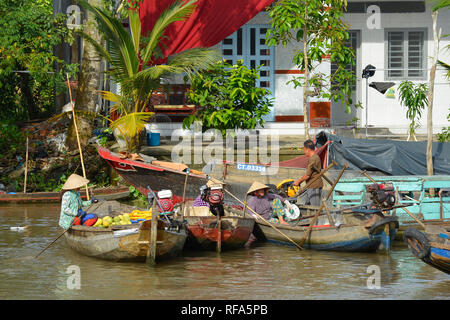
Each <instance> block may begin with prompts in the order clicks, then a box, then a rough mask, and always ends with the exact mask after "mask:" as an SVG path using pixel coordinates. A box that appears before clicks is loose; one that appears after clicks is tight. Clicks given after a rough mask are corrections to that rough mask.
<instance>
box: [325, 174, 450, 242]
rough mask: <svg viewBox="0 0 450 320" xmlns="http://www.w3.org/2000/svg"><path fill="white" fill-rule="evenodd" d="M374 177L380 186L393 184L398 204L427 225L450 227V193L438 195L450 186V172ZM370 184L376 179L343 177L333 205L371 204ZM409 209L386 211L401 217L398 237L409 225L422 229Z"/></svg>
mask: <svg viewBox="0 0 450 320" xmlns="http://www.w3.org/2000/svg"><path fill="white" fill-rule="evenodd" d="M373 179H374V180H375V181H376V182H377V183H378V184H380V185H387V184H391V185H392V186H393V190H394V191H393V192H394V194H395V201H396V202H395V204H396V206H402V205H405V206H408V207H406V210H408V211H409V212H410V213H412V214H413V215H414V216H416V217H417V218H418V219H419V220H420V221H421V222H422V223H424V224H425V225H427V224H439V225H442V226H446V225H448V226H450V193H449V192H444V193H443V194H442V196H441V195H440V194H439V191H440V190H442V189H449V188H450V176H449V175H436V176H374V177H373ZM368 185H373V182H372V181H370V180H369V179H368V178H366V177H361V178H352V179H341V180H340V181H339V182H338V184H337V185H336V187H335V189H334V191H333V197H332V205H333V207H334V208H338V209H339V208H345V207H347V206H358V205H363V204H365V203H369V202H370V201H371V200H370V196H371V194H370V193H369V192H368V191H367V186H368ZM433 192H434V195H433ZM406 210H405V209H403V208H396V209H393V210H387V212H388V213H389V214H390V215H392V216H396V217H398V221H399V224H400V227H399V232H398V233H397V238H396V239H398V240H400V239H402V236H403V231H405V230H406V229H407V228H416V229H420V230H423V228H422V227H421V226H420V225H419V224H418V223H417V222H416V221H415V220H414V219H413V218H412V217H411V216H410V215H409V214H408V213H407V212H406Z"/></svg>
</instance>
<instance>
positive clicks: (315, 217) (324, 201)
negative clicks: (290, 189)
mask: <svg viewBox="0 0 450 320" xmlns="http://www.w3.org/2000/svg"><path fill="white" fill-rule="evenodd" d="M347 168H348V165H347V164H344V167H343V168H342V170H341V172H339V175H338V177H337V179H336V181H334V183H333V185H332V186H331V189H330V191H329V192H328V195H327V197H326V199H325V200H323V201H322V204H321V205H320V207H319V210H318V211H317V212H316V214H315V215H314V218H313V220H312V221H311V223H310V225H309V227H308V230H306V233H305V236H304V237H303V238H302V240H300V245H301V246H303V244H304V243H305V241H306V239H308V237H309V234H310V233H311V230H312V228H313V226H314V224H315V223H316V221H317V219H318V218H319V214H320V213H321V212H322V210H323V208H324V207H325V206H326V202H327V201H328V199H329V198H330V196H331V194H332V193H333V190H334V188H335V187H336V185H337V183H338V182H339V179H341V177H342V175H343V174H344V171H345V169H347Z"/></svg>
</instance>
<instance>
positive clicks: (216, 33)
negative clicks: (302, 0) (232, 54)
mask: <svg viewBox="0 0 450 320" xmlns="http://www.w3.org/2000/svg"><path fill="white" fill-rule="evenodd" d="M273 1H274V0H198V1H197V4H196V8H195V10H194V12H193V13H192V14H191V16H190V17H189V18H188V19H187V20H186V21H177V22H174V23H172V24H171V25H169V27H168V28H167V29H166V31H165V32H164V35H165V36H167V37H168V39H164V40H163V41H162V42H163V43H164V45H165V46H167V47H166V48H165V47H164V46H162V47H161V48H162V52H163V55H164V57H166V58H167V57H168V56H169V55H171V54H174V53H179V52H182V51H184V50H187V49H192V48H200V47H211V46H214V45H216V44H217V43H219V42H220V41H222V40H223V39H225V38H226V37H228V36H229V35H231V34H232V33H233V32H235V31H236V30H238V29H239V28H240V27H241V26H242V25H244V24H245V23H247V22H248V21H249V20H251V19H252V18H253V17H254V16H255V15H257V14H258V13H259V12H260V11H262V10H264V9H265V8H266V7H267V6H269V5H270V4H271V3H272V2H273ZM173 2H174V0H144V2H143V3H141V4H140V9H139V17H140V20H141V30H142V35H144V36H147V33H148V32H149V30H151V29H152V28H153V25H154V24H155V23H156V20H157V18H158V17H159V16H160V15H161V13H162V12H163V11H164V10H166V9H167V8H168V7H169V6H170V5H171V4H172V3H173Z"/></svg>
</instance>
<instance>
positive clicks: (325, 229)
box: [253, 208, 398, 252]
mask: <svg viewBox="0 0 450 320" xmlns="http://www.w3.org/2000/svg"><path fill="white" fill-rule="evenodd" d="M330 217H332V218H331V219H332V221H331V223H330V219H329V218H328V217H326V216H320V217H319V219H318V220H317V223H316V225H314V226H313V227H312V229H311V232H310V235H309V237H308V238H307V239H306V240H305V242H304V244H303V248H305V249H312V250H329V251H347V252H374V251H377V250H378V251H384V252H389V251H390V248H391V242H392V240H393V239H394V238H395V235H396V233H397V230H398V221H397V218H395V217H390V216H384V215H383V214H382V213H381V212H380V211H378V210H365V209H363V208H361V209H359V210H354V212H350V213H339V212H334V213H331V214H330ZM311 218H312V216H306V217H302V218H300V219H298V220H297V221H294V222H290V225H289V226H287V225H282V224H275V226H276V227H277V228H278V229H279V230H280V231H281V232H283V233H284V234H285V235H287V236H288V237H289V238H291V239H292V240H294V241H295V242H297V243H299V242H300V241H301V240H302V239H303V237H304V236H305V235H306V234H307V230H308V227H309V225H310V223H311ZM256 222H257V223H256V225H255V230H254V232H253V233H254V234H255V236H256V237H257V238H260V239H261V238H262V239H266V240H268V241H270V242H274V243H280V244H287V245H292V243H291V242H290V241H289V240H287V239H286V238H285V237H284V236H283V235H281V234H280V233H279V232H277V231H276V230H274V229H273V228H272V227H271V226H270V225H269V224H268V223H267V222H264V221H261V220H257V221H256Z"/></svg>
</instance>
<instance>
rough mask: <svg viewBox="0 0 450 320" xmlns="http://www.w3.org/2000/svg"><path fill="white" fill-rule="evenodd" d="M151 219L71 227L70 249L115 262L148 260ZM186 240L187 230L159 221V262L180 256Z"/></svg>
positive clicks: (67, 238)
mask: <svg viewBox="0 0 450 320" xmlns="http://www.w3.org/2000/svg"><path fill="white" fill-rule="evenodd" d="M150 227H151V220H146V221H144V222H142V223H141V224H130V225H123V226H113V227H111V228H98V227H86V226H72V227H71V228H70V229H69V230H68V231H67V232H66V233H65V234H64V235H65V237H66V242H67V244H68V245H69V247H70V248H72V249H73V250H75V251H77V252H78V253H80V254H83V255H86V256H89V257H95V258H99V259H105V260H112V261H145V259H146V256H147V251H148V248H149V242H150V230H151V229H150ZM186 238H187V231H186V229H185V227H183V226H180V225H178V226H177V227H171V226H169V225H168V224H167V222H165V221H163V220H158V235H157V245H156V259H157V261H161V260H166V259H169V258H173V257H176V256H179V255H180V254H181V252H182V250H183V247H184V244H185V242H186Z"/></svg>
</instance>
